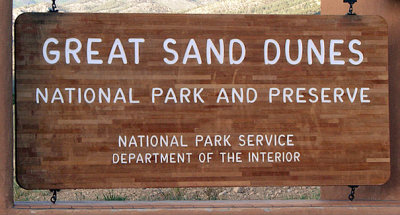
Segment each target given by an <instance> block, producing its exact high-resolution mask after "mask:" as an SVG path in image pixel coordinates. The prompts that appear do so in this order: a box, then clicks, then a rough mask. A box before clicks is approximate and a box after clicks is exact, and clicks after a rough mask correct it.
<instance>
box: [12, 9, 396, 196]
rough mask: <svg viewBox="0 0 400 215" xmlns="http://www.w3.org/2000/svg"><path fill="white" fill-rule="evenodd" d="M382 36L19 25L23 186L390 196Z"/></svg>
mask: <svg viewBox="0 0 400 215" xmlns="http://www.w3.org/2000/svg"><path fill="white" fill-rule="evenodd" d="M387 34H388V33H387V25H386V23H385V21H384V20H383V19H382V18H380V17H377V16H271V15H176V14H174V15H170V14H61V13H60V14H50V13H32V14H23V15H21V16H20V17H18V19H17V21H16V24H15V71H16V116H17V117H16V171H17V180H18V183H19V184H20V185H21V186H22V187H24V188H27V189H50V188H61V189H66V188H119V187H196V186H270V185H276V186H279V185H290V186H292V185H349V184H357V185H378V184H383V183H385V182H386V181H387V179H388V178H389V176H390V156H389V113H388V70H387V63H388V60H387V59H388V56H387V55H388V54H387V50H388V35H387Z"/></svg>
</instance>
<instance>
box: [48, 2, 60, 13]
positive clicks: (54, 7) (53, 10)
mask: <svg viewBox="0 0 400 215" xmlns="http://www.w3.org/2000/svg"><path fill="white" fill-rule="evenodd" d="M52 1H53V3H52V4H51V9H49V12H55V13H57V12H58V10H57V9H56V8H57V5H56V0H52Z"/></svg>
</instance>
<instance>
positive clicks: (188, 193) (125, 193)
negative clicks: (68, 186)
mask: <svg viewBox="0 0 400 215" xmlns="http://www.w3.org/2000/svg"><path fill="white" fill-rule="evenodd" d="M51 195H52V194H51V192H50V191H47V190H32V191H28V190H24V189H22V188H20V187H19V186H18V185H16V187H15V189H14V198H15V201H49V199H50V197H51ZM319 196H320V188H319V187H306V186H303V187H202V188H144V189H93V190H88V189H77V190H61V191H60V192H59V193H58V195H57V200H58V201H93V200H94V201H97V200H98V201H104V200H106V201H162V200H289V199H319Z"/></svg>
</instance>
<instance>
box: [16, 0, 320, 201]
mask: <svg viewBox="0 0 400 215" xmlns="http://www.w3.org/2000/svg"><path fill="white" fill-rule="evenodd" d="M56 3H57V6H58V9H59V10H60V12H91V13H200V14H207V13H217V14H243V13H244V14H319V12H320V0H129V1H126V0H57V1H56ZM50 7H51V1H50V0H46V1H44V0H14V9H13V20H15V19H16V17H18V15H20V14H21V13H24V12H47V11H48V8H50ZM51 195H52V194H51V192H50V191H46V190H31V191H30V190H24V189H22V188H21V187H19V186H18V184H17V183H15V186H14V198H15V201H49V199H50V197H51ZM319 196H320V188H319V187H306V186H304V187H218V188H215V187H214V188H212V187H206V188H151V189H95V190H87V189H78V190H61V191H60V192H59V194H58V200H59V201H91V200H99V201H103V200H106V201H158V200H271V199H274V200H278V199H279V200H288V199H319Z"/></svg>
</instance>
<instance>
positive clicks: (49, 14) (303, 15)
mask: <svg viewBox="0 0 400 215" xmlns="http://www.w3.org/2000/svg"><path fill="white" fill-rule="evenodd" d="M74 15H94V16H98V15H104V16H129V15H137V16H165V17H169V16H175V17H176V16H182V17H185V16H203V17H208V18H212V17H223V16H225V17H226V16H237V17H315V18H318V19H323V18H327V17H329V18H335V17H336V18H339V17H341V18H344V17H346V18H349V19H352V20H358V19H360V18H378V19H380V20H381V21H382V22H383V23H382V24H384V25H385V26H387V22H386V20H385V19H384V18H383V17H382V16H380V15H356V16H349V15H320V14H311V15H310V14H300V15H298V14H184V13H50V12H24V13H22V14H20V15H18V17H17V18H16V19H15V25H17V24H18V23H19V22H20V21H21V19H23V18H24V17H27V18H28V19H29V17H32V16H33V17H37V16H49V17H56V16H59V17H60V16H74Z"/></svg>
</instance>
